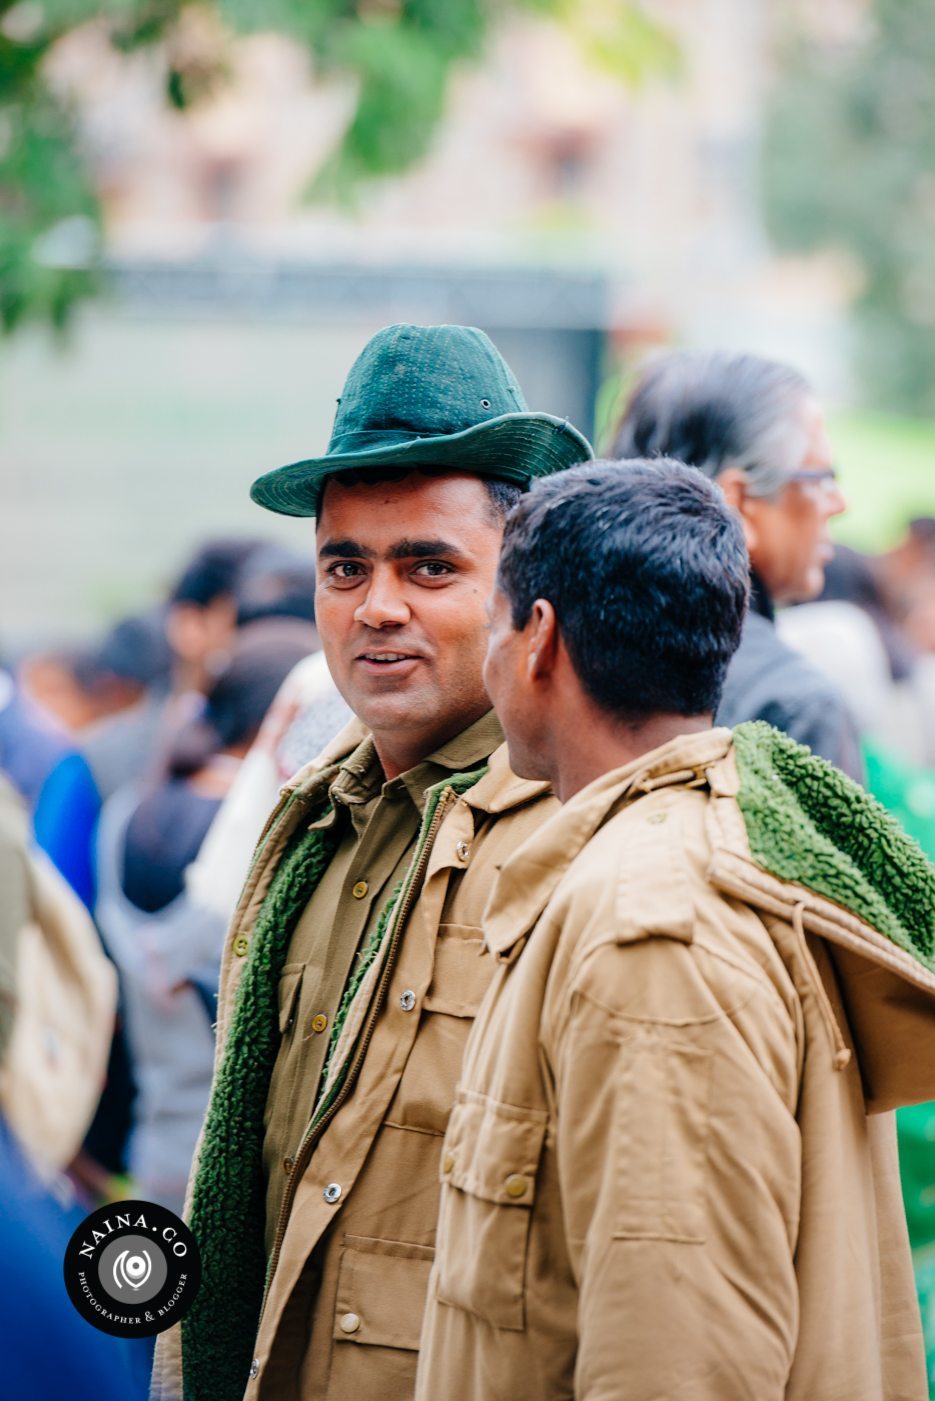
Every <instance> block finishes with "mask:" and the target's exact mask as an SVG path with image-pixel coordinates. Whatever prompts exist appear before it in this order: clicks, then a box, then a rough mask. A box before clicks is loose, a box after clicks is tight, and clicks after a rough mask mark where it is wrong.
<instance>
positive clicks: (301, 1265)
mask: <svg viewBox="0 0 935 1401" xmlns="http://www.w3.org/2000/svg"><path fill="white" fill-rule="evenodd" d="M363 735H364V731H363V730H361V728H360V727H359V726H358V725H357V724H356V722H355V723H354V724H353V725H352V726H350V727H348V729H347V730H346V731H345V732H344V733H343V734H342V736H340V737H339V739H338V740H337V741H336V742H335V744H334V745H333V746H332V747H331V748H330V750H329V751H326V753H325V754H324V755H323V756H321V759H320V760H319V761H317V763H316V765H315V766H310V767H309V768H308V769H306V770H303V771H302V772H301V773H300V774H299V775H298V776H297V778H296V779H295V780H294V781H293V783H292V785H290V786H289V788H287V789H284V790H283V792H284V794H285V793H288V792H290V791H291V790H292V789H293V788H296V787H297V788H299V789H300V790H301V791H302V793H303V794H304V795H305V796H306V797H307V798H308V800H309V801H308V802H307V803H301V804H298V805H296V804H293V807H292V808H291V809H290V811H294V810H296V808H297V809H298V817H297V818H296V820H295V821H294V822H292V823H285V824H284V823H279V822H277V820H276V818H275V816H274V818H273V819H272V824H273V825H271V826H270V828H269V829H268V831H269V836H268V839H267V840H266V842H265V844H264V845H262V846H261V849H260V855H259V857H258V858H257V860H256V863H255V865H254V867H253V869H252V871H251V874H250V877H249V880H248V882H247V886H246V889H245V891H244V894H243V896H242V898H241V903H240V907H239V909H238V912H237V915H236V916H235V920H234V924H233V926H232V929H231V932H230V934H229V937H228V941H227V946H226V950H225V955H224V960H223V964H222V972H221V993H220V999H219V1015H218V1059H219V1060H220V1057H221V1056H222V1055H223V1049H224V1039H225V1035H226V1032H227V1030H228V1028H229V1024H230V1019H231V1011H232V1006H233V1000H234V995H235V992H236V989H237V983H238V979H239V976H240V972H241V969H242V967H243V964H244V960H243V958H240V957H238V956H237V952H236V951H237V949H238V947H241V948H242V947H243V944H242V942H241V943H240V944H238V941H239V940H242V937H243V936H244V935H246V934H248V933H249V931H250V929H251V928H252V926H253V923H254V922H255V920H256V916H257V913H258V911H259V908H260V905H261V903H262V899H263V896H264V894H265V892H266V891H267V889H268V888H269V883H270V881H271V879H272V876H273V873H274V871H275V869H276V865H277V863H278V861H279V859H280V856H281V854H282V852H283V850H284V849H285V847H286V845H287V843H288V840H289V837H290V835H291V834H292V831H293V830H294V827H295V825H296V822H297V821H298V820H299V818H300V817H301V815H302V814H303V813H307V812H308V810H309V807H310V806H313V805H314V800H315V798H316V796H317V795H318V794H320V793H321V792H322V791H324V789H325V788H326V787H327V783H328V781H329V779H330V777H333V773H334V768H333V765H334V764H335V763H336V762H337V761H338V760H339V759H342V758H344V757H345V755H346V754H348V753H350V752H351V751H352V750H353V749H354V748H355V747H356V745H357V744H358V743H359V741H360V740H361V738H362V737H363ZM442 803H443V807H442V809H441V812H442V816H441V821H440V825H438V826H437V828H436V830H435V833H434V838H433V840H432V841H431V844H430V847H429V849H428V862H427V866H426V868H425V876H424V881H423V883H422V885H421V892H420V894H419V896H418V898H417V900H416V901H415V903H414V905H413V906H412V908H411V910H410V912H409V915H408V917H407V919H406V922H405V926H404V937H403V938H402V940H401V942H400V944H399V948H398V952H397V955H396V960H395V963H394V964H393V967H392V971H391V976H390V982H389V986H388V990H387V996H386V999H385V1001H384V1003H383V1008H382V1011H380V1013H379V1015H377V1016H376V1018H375V1019H374V1020H373V1024H372V1027H371V1032H370V1036H369V1039H368V1038H367V1035H366V1032H365V1033H364V1036H363V1038H362V1039H363V1042H364V1045H365V1047H366V1049H365V1052H364V1056H363V1060H362V1063H361V1064H360V1066H359V1069H358V1070H357V1072H356V1079H355V1080H354V1085H353V1091H352V1093H351V1094H350V1095H349V1097H348V1098H347V1099H346V1101H345V1102H344V1104H343V1107H342V1108H341V1109H340V1110H339V1111H338V1112H337V1114H336V1115H335V1116H334V1117H333V1118H332V1119H331V1120H330V1122H329V1123H328V1125H327V1128H326V1129H325V1131H324V1133H323V1135H322V1136H321V1137H320V1138H319V1139H318V1141H317V1142H316V1144H315V1147H314V1151H313V1152H312V1154H311V1157H310V1160H309V1161H308V1163H307V1164H306V1165H305V1167H304V1170H303V1171H301V1172H297V1173H296V1181H295V1183H294V1194H293V1196H292V1201H291V1209H290V1211H289V1215H288V1223H287V1226H286V1230H285V1234H284V1237H283V1239H282V1243H281V1248H280V1249H279V1251H278V1254H277V1256H276V1259H275V1269H274V1272H273V1274H272V1280H271V1283H270V1286H269V1291H268V1295H267V1299H266V1304H265V1307H264V1311H263V1314H262V1318H261V1322H260V1328H259V1333H258V1336H257V1341H256V1346H255V1357H256V1361H255V1363H254V1366H253V1376H252V1377H251V1379H250V1381H249V1383H248V1385H247V1388H246V1392H245V1396H246V1398H247V1401H397V1398H398V1401H411V1397H412V1394H413V1391H414V1388H415V1368H416V1360H417V1351H416V1350H417V1348H418V1343H419V1333H420V1329H421V1324H422V1314H423V1309H424V1301H425V1291H426V1286H427V1281H428V1275H429V1270H430V1268H431V1263H432V1258H433V1254H434V1243H435V1224H436V1219H437V1213H438V1195H439V1185H438V1170H439V1169H438V1165H439V1158H440V1154H441V1144H442V1140H443V1137H444V1132H445V1128H446V1126H447V1122H448V1115H449V1112H450V1109H451V1105H452V1103H453V1100H454V1091H455V1085H456V1083H457V1078H458V1073H459V1070H460V1065H461V1059H462V1054H463V1050H464V1045H465V1042H466V1040H467V1034H468V1031H469V1029H470V1026H471V1021H472V1018H473V1017H474V1015H475V1013H476V1011H477V1008H478V1007H479V1005H480V1002H481V999H482V997H483V995H484V993H485V991H486V988H487V986H488V983H489V981H490V977H491V975H492V972H493V960H492V959H491V958H490V956H489V954H488V953H487V951H486V948H485V946H484V943H483V937H482V933H481V929H480V923H481V915H482V912H483V909H484V906H485V904H486V902H487V899H488V897H489V894H490V890H491V888H492V886H493V883H494V880H495V877H496V873H497V871H498V869H499V867H500V866H501V865H502V863H503V862H504V861H505V859H506V858H507V856H508V855H509V854H510V853H511V852H512V851H513V850H514V849H515V848H516V847H517V846H519V845H521V844H522V843H523V842H524V841H525V840H526V839H527V838H528V837H529V836H530V835H531V834H532V833H533V832H534V831H535V830H536V829H537V828H538V827H540V826H541V825H542V823H543V822H544V821H545V820H546V819H547V818H548V816H549V815H550V814H551V813H552V812H553V811H554V810H555V808H556V807H557V804H556V802H555V799H554V798H553V797H552V796H551V794H550V791H549V789H548V787H547V785H545V784H542V783H530V782H526V781H523V780H520V779H518V778H516V776H515V775H514V774H513V773H512V772H511V770H510V768H509V765H508V762H507V758H506V747H505V746H502V747H501V748H500V749H498V750H497V751H496V753H495V754H494V755H493V756H492V757H491V760H490V767H489V770H488V772H487V773H486V775H485V776H484V777H483V778H482V779H481V780H480V781H479V782H478V783H477V784H476V785H475V786H474V787H473V788H471V789H469V790H468V791H467V792H466V793H465V794H464V795H463V796H462V797H458V796H457V795H456V794H454V793H453V792H449V793H448V795H447V797H443V799H442ZM404 994H405V996H404ZM334 1186H336V1187H338V1188H339V1189H340V1190H339V1193H338V1194H337V1196H335V1194H334V1190H333V1187H334ZM326 1189H329V1190H328V1194H327V1196H326ZM179 1334H180V1330H179V1329H178V1328H174V1329H172V1330H171V1331H170V1332H169V1333H166V1334H164V1335H163V1336H162V1337H161V1338H160V1340H159V1344H158V1347H157V1354H156V1365H155V1369H154V1377H153V1390H152V1395H153V1397H156V1398H160V1401H177V1398H179V1397H181V1395H182V1370H183V1365H182V1356H181V1353H182V1348H181V1342H180V1336H179Z"/></svg>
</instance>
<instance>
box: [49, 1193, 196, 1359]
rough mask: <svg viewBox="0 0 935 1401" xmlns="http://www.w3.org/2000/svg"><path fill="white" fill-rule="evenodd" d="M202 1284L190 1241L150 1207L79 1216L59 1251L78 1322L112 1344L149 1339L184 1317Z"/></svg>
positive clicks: (122, 1206)
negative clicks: (89, 1325)
mask: <svg viewBox="0 0 935 1401" xmlns="http://www.w3.org/2000/svg"><path fill="white" fill-rule="evenodd" d="M200 1283H201V1260H200V1258H199V1255H198V1245H197V1242H196V1241H195V1237H194V1236H193V1235H192V1233H191V1231H190V1230H189V1229H188V1227H187V1226H186V1225H185V1222H184V1221H183V1220H182V1219H181V1218H180V1217H178V1216H176V1215H175V1213H174V1212H172V1211H167V1210H166V1208H165V1207H164V1206H157V1205H156V1203H155V1202H135V1201H134V1202H116V1203H114V1205H113V1206H102V1207H98V1209H97V1211H92V1212H91V1215H90V1216H87V1217H85V1219H84V1221H83V1222H82V1223H81V1225H80V1226H79V1227H78V1229H77V1231H76V1232H75V1234H74V1235H73V1236H72V1238H71V1240H70V1241H69V1242H68V1249H67V1250H66V1251H65V1288H66V1289H67V1290H68V1297H69V1298H70V1299H71V1301H72V1303H73V1304H74V1306H75V1308H76V1309H77V1310H78V1312H79V1313H80V1314H81V1316H82V1318H85V1319H87V1321H88V1323H92V1324H93V1325H94V1327H95V1328H99V1329H100V1330H101V1332H102V1333H110V1334H111V1335H112V1336H113V1337H116V1338H151V1337H153V1335H154V1334H156V1333H162V1332H164V1331H165V1329H166V1328H171V1327H172V1325H173V1323H178V1321H179V1319H180V1318H182V1317H184V1315H185V1314H186V1313H187V1312H188V1310H189V1308H190V1307H191V1305H192V1303H193V1302H194V1299H195V1295H196V1294H197V1293H198V1286H199V1284H200Z"/></svg>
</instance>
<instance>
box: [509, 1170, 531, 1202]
mask: <svg viewBox="0 0 935 1401" xmlns="http://www.w3.org/2000/svg"><path fill="white" fill-rule="evenodd" d="M528 1186H529V1183H528V1182H527V1181H526V1179H525V1177H522V1176H521V1175H520V1174H519V1173H518V1172H514V1173H511V1174H510V1176H509V1177H508V1178H507V1180H506V1182H504V1184H503V1190H504V1191H505V1192H506V1194H507V1196H508V1197H524V1196H525V1195H526V1188H527V1187H528Z"/></svg>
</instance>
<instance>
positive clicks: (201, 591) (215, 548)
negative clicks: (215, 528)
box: [169, 538, 265, 608]
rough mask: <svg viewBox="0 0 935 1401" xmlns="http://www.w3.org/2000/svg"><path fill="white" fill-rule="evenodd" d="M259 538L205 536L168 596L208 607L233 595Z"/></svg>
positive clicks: (260, 542)
mask: <svg viewBox="0 0 935 1401" xmlns="http://www.w3.org/2000/svg"><path fill="white" fill-rule="evenodd" d="M264 543H265V542H264V541H262V540H246V539H245V540H241V539H236V538H235V539H227V540H225V539H221V540H208V541H206V542H205V544H203V545H200V546H199V548H198V549H197V550H196V551H195V554H194V555H193V556H192V558H191V559H190V560H189V562H188V564H187V565H186V566H185V569H184V570H183V571H182V575H181V577H180V578H179V580H178V582H177V583H176V585H175V587H174V588H173V589H172V591H171V594H170V596H169V602H170V603H187V604H191V605H193V606H194V607H197V608H207V607H209V605H210V604H212V603H214V602H215V600H216V599H219V598H225V597H233V596H234V595H235V594H236V592H237V580H238V578H239V576H240V572H241V570H242V569H243V567H244V565H245V564H246V563H247V561H248V560H249V558H250V556H251V555H252V554H253V553H254V552H255V551H256V550H259V549H262V548H263V545H264Z"/></svg>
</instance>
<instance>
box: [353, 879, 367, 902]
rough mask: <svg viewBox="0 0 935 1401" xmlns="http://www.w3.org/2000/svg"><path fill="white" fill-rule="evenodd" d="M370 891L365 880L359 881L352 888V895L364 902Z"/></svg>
mask: <svg viewBox="0 0 935 1401" xmlns="http://www.w3.org/2000/svg"><path fill="white" fill-rule="evenodd" d="M369 889H370V886H369V885H368V884H367V882H366V881H365V880H359V881H358V882H357V884H356V885H352V886H351V894H352V895H353V897H354V899H355V900H362V899H363V898H364V896H365V895H366V894H367V891H368V890H369Z"/></svg>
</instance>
